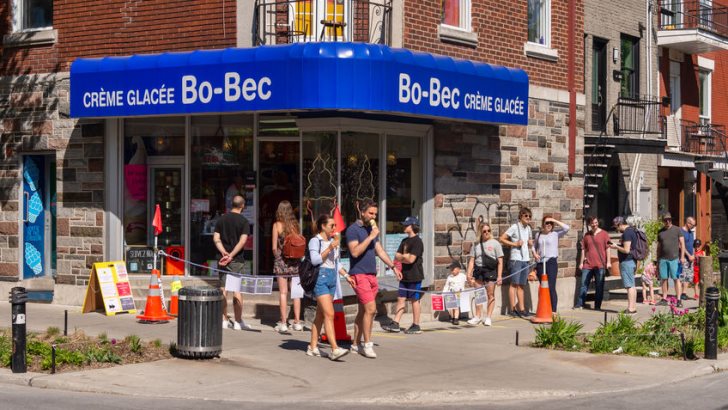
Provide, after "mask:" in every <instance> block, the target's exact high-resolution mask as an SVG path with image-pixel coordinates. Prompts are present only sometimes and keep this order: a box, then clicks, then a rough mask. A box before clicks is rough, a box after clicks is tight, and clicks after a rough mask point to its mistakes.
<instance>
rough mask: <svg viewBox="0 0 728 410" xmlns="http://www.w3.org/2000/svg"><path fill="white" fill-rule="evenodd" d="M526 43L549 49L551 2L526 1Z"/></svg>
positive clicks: (549, 0) (540, 0)
mask: <svg viewBox="0 0 728 410" xmlns="http://www.w3.org/2000/svg"><path fill="white" fill-rule="evenodd" d="M528 42H529V43H535V44H540V45H542V46H545V47H551V0H528Z"/></svg>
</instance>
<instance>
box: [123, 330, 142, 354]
mask: <svg viewBox="0 0 728 410" xmlns="http://www.w3.org/2000/svg"><path fill="white" fill-rule="evenodd" d="M126 341H127V343H129V350H131V351H132V352H134V353H136V354H139V353H141V352H142V348H143V346H142V341H141V339H140V338H139V336H137V335H129V336H127V337H126Z"/></svg>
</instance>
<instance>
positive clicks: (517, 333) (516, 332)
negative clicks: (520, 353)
mask: <svg viewBox="0 0 728 410" xmlns="http://www.w3.org/2000/svg"><path fill="white" fill-rule="evenodd" d="M516 346H518V330H516Z"/></svg>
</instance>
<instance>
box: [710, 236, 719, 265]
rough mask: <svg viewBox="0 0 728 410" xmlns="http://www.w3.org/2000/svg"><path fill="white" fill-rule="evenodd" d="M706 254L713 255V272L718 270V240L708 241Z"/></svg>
mask: <svg viewBox="0 0 728 410" xmlns="http://www.w3.org/2000/svg"><path fill="white" fill-rule="evenodd" d="M708 252H709V253H708V255H710V256H712V257H713V272H720V260H719V259H718V255H719V254H720V246H718V241H717V240H716V241H710V247H709V248H708Z"/></svg>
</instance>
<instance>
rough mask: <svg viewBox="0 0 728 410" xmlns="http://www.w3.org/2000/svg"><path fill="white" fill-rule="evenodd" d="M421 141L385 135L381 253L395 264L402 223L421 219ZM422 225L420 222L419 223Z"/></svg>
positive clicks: (404, 235) (401, 237) (416, 138)
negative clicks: (383, 219) (385, 220)
mask: <svg viewBox="0 0 728 410" xmlns="http://www.w3.org/2000/svg"><path fill="white" fill-rule="evenodd" d="M420 145H421V139H420V138H418V137H405V136H400V135H387V182H386V184H384V186H385V189H386V200H387V213H386V218H387V223H386V228H387V229H386V232H385V234H386V235H385V239H384V244H383V246H384V249H386V250H387V254H388V255H389V256H390V258H392V260H394V254H395V252H397V247H398V246H399V243H400V242H401V241H402V239H404V238H405V237H406V236H407V235H406V234H405V233H403V231H404V227H403V226H402V222H403V221H404V220H405V218H407V217H408V216H416V217H418V218H419V217H420V216H421V215H420V209H421V206H422V160H421V155H420V152H421V149H420ZM420 223H422V222H420Z"/></svg>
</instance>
